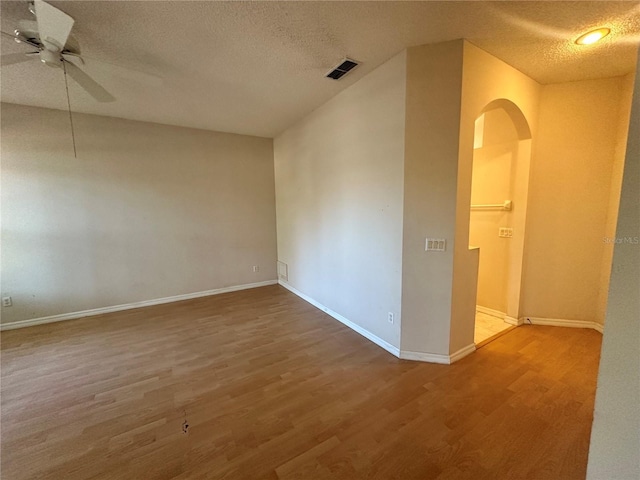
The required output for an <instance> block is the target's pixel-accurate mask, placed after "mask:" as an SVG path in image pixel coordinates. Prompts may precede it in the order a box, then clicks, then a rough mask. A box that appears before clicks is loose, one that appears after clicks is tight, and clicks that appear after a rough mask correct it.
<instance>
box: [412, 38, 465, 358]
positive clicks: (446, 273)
mask: <svg viewBox="0 0 640 480" xmlns="http://www.w3.org/2000/svg"><path fill="white" fill-rule="evenodd" d="M462 52H463V42H462V41H461V40H458V41H453V42H447V43H439V44H435V45H424V46H420V47H414V48H410V49H409V50H408V51H407V117H406V133H405V135H406V141H405V170H404V183H405V186H404V227H403V245H402V312H403V320H402V342H401V344H402V350H403V351H405V352H415V353H429V354H436V355H448V354H449V327H450V318H451V283H452V274H453V239H454V233H455V202H456V174H457V158H458V130H459V126H460V88H461V82H462ZM471 140H472V141H473V135H472V138H471ZM467 210H468V203H467ZM467 228H468V225H467ZM427 237H433V238H445V239H447V241H448V244H447V250H446V251H445V252H425V239H426V238H427ZM474 288H475V287H474ZM472 336H473V334H472Z"/></svg>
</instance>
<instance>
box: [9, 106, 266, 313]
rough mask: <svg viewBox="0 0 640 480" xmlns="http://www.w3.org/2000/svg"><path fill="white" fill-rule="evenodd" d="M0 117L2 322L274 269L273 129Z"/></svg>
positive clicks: (16, 112) (234, 281) (237, 280)
mask: <svg viewBox="0 0 640 480" xmlns="http://www.w3.org/2000/svg"><path fill="white" fill-rule="evenodd" d="M1 113H2V131H1V135H2V147H1V154H2V164H1V166H2V184H1V185H2V197H1V200H2V296H8V295H10V296H11V297H12V298H13V303H14V305H13V306H12V307H8V308H3V309H2V322H3V323H6V322H14V321H19V320H26V319H32V318H39V317H45V316H49V315H57V314H64V313H71V312H76V311H82V310H88V309H95V308H102V307H109V306H114V305H121V304H126V303H131V302H137V301H145V300H151V299H157V298H162V297H168V296H174V295H181V294H188V293H195V292H200V291H206V290H211V289H217V288H222V287H227V286H234V285H241V284H249V283H254V282H260V281H265V280H273V279H275V278H276V273H275V263H276V234H275V207H274V197H275V193H274V177H273V160H272V159H273V153H272V141H271V140H270V139H266V138H257V137H247V136H242V135H231V134H221V133H214V132H209V131H204V130H194V129H188V128H178V127H170V126H164V125H158V124H151V123H143V122H135V121H127V120H121V119H115V118H108V117H98V116H92V115H82V114H74V125H75V127H76V142H77V148H78V158H77V159H76V158H74V157H73V150H72V144H71V132H70V129H69V117H68V113H66V112H63V111H57V110H48V109H42V108H34V107H25V106H18V105H12V104H2V105H1ZM253 265H259V266H260V271H259V272H258V273H253V271H252V266H253Z"/></svg>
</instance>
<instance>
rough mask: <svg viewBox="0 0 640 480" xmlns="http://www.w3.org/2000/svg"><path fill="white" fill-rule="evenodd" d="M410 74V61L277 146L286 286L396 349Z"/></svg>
mask: <svg viewBox="0 0 640 480" xmlns="http://www.w3.org/2000/svg"><path fill="white" fill-rule="evenodd" d="M405 65H406V54H405V53H404V52H403V53H401V54H399V55H397V56H396V57H394V58H392V59H391V60H389V61H388V62H387V63H385V64H384V65H382V66H381V67H379V68H377V69H376V70H374V71H373V72H371V73H370V74H368V75H367V76H365V77H364V78H362V79H361V80H359V81H358V82H357V83H355V84H354V85H352V86H350V87H349V88H347V89H346V90H344V91H343V92H341V93H340V94H338V95H337V96H336V97H334V98H333V99H332V100H330V101H329V102H327V103H326V104H325V105H323V106H322V107H320V108H319V109H317V110H316V111H314V112H313V113H312V114H311V115H309V116H307V117H306V118H305V119H303V120H302V121H300V122H298V123H297V124H295V125H294V126H292V127H291V128H289V129H288V130H287V131H285V132H284V133H283V134H281V135H280V136H279V137H278V138H276V139H275V143H274V160H275V172H276V204H277V224H278V259H279V260H280V261H282V262H285V263H286V264H287V265H288V284H289V285H290V286H291V287H293V288H295V289H297V290H298V291H299V292H301V293H302V294H304V295H306V296H308V297H310V298H312V299H313V300H314V301H316V302H318V303H320V304H321V305H323V306H325V307H326V308H328V309H330V310H333V311H334V312H336V313H337V314H339V315H341V316H343V317H345V318H347V319H348V320H350V321H351V322H353V323H355V324H356V325H358V326H359V327H360V328H362V329H364V330H366V331H368V332H369V333H372V334H373V335H375V336H377V337H378V338H380V339H382V340H384V341H385V342H387V343H389V344H391V345H392V346H394V347H396V348H397V347H398V346H399V343H400V342H399V340H400V338H399V337H400V333H399V332H400V322H401V319H400V314H401V305H400V288H401V269H402V265H401V255H402V243H401V242H402V192H403V159H404V123H405V78H406V70H405ZM388 312H393V313H394V314H395V323H394V324H390V323H389V322H388V321H387V314H388Z"/></svg>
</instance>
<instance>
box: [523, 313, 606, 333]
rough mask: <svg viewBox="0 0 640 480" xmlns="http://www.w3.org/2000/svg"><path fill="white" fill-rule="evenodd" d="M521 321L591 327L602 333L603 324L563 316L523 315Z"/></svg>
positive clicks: (552, 325)
mask: <svg viewBox="0 0 640 480" xmlns="http://www.w3.org/2000/svg"><path fill="white" fill-rule="evenodd" d="M521 320H522V321H523V322H524V321H525V320H526V323H531V324H532V325H546V326H551V327H570V328H591V329H593V330H597V331H598V332H600V333H603V331H604V326H603V325H602V324H600V323H598V322H592V321H588V320H570V319H564V318H540V317H523V318H522V319H521Z"/></svg>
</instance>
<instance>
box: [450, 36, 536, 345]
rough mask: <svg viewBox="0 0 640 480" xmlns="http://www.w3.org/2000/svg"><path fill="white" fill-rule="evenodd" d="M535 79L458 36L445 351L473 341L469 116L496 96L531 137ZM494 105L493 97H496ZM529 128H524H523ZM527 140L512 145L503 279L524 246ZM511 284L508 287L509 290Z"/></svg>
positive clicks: (514, 271) (515, 273) (517, 271)
mask: <svg viewBox="0 0 640 480" xmlns="http://www.w3.org/2000/svg"><path fill="white" fill-rule="evenodd" d="M540 88H541V87H540V85H539V84H538V83H537V82H535V81H534V80H532V79H530V78H529V77H527V76H526V75H524V74H523V73H521V72H519V71H518V70H516V69H515V68H513V67H511V66H510V65H507V64H506V63H504V62H503V61H501V60H499V59H497V58H496V57H494V56H492V55H490V54H488V53H487V52H485V51H483V50H481V49H479V48H477V47H476V46H474V45H472V44H471V43H469V42H464V70H463V80H462V105H461V112H460V129H459V142H460V147H459V151H460V156H459V160H458V171H457V173H458V184H457V197H456V205H457V208H456V229H455V232H456V233H455V256H454V275H453V298H452V309H451V311H452V314H451V315H452V318H451V347H450V349H451V351H452V352H455V351H457V350H458V349H460V348H464V347H465V346H466V345H469V344H470V343H472V342H473V332H474V324H475V304H476V275H477V267H476V264H475V263H474V260H475V257H474V256H475V255H477V250H471V251H470V250H469V224H470V222H469V219H470V211H469V205H470V203H471V176H472V168H473V167H472V164H473V137H474V130H475V120H476V118H478V116H479V115H480V113H482V111H483V110H484V109H485V107H487V105H489V104H490V103H492V102H500V105H501V106H502V105H504V108H505V109H510V110H511V109H517V110H519V111H517V112H513V111H511V117H512V120H514V124H515V126H516V129H518V132H519V138H521V139H524V138H529V137H530V136H533V138H534V139H535V138H536V126H537V115H538V102H539V98H540ZM496 105H497V103H496ZM525 130H530V132H525ZM530 148H531V141H521V142H520V145H519V146H518V161H517V162H516V163H517V167H516V168H517V169H518V172H517V174H516V178H517V179H518V182H517V185H516V188H515V192H514V195H517V197H514V198H513V199H512V200H513V202H514V211H513V212H512V220H511V222H512V226H513V228H514V236H513V237H512V238H511V239H509V243H510V248H509V262H508V263H509V270H510V271H509V280H510V282H518V283H519V279H520V278H521V277H522V269H521V265H522V264H521V262H517V261H515V259H517V258H521V256H522V250H523V246H524V237H525V236H526V235H527V233H526V231H525V226H524V221H525V215H524V213H523V212H526V209H527V185H526V183H525V181H526V179H528V178H529V160H530V154H529V153H530V150H529V149H530ZM512 290H513V289H512V288H510V291H512ZM509 297H513V298H509V299H508V303H507V312H506V313H507V314H508V315H510V316H514V315H516V313H515V312H517V311H518V304H519V298H518V296H517V295H514V296H512V295H509Z"/></svg>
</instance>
